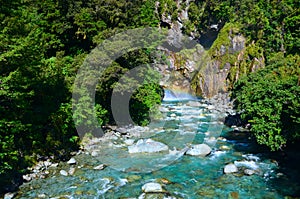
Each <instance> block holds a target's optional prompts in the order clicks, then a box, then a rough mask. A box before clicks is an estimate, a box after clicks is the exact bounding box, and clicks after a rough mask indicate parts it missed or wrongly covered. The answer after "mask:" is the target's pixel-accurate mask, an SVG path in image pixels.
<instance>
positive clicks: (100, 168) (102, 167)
mask: <svg viewBox="0 0 300 199" xmlns="http://www.w3.org/2000/svg"><path fill="white" fill-rule="evenodd" d="M105 167H106V166H105V165H104V164H100V165H98V166H95V167H94V168H93V169H95V170H103V169H104V168H105Z"/></svg>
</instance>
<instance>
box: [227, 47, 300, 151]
mask: <svg viewBox="0 0 300 199" xmlns="http://www.w3.org/2000/svg"><path fill="white" fill-rule="evenodd" d="M299 65H300V57H299V56H287V57H284V55H283V54H282V53H278V54H276V56H274V57H273V58H272V59H270V61H269V64H268V67H266V68H264V69H261V70H259V71H258V72H256V73H252V74H250V75H248V76H244V77H242V78H241V79H240V80H239V81H238V82H237V83H236V84H235V87H234V89H233V91H234V92H233V94H234V95H233V97H234V98H236V104H237V108H238V109H239V110H242V111H243V113H242V116H243V119H245V120H247V121H248V122H249V123H250V124H251V131H252V132H253V133H254V135H255V137H256V139H257V141H258V143H260V144H265V145H267V146H268V147H270V148H271V150H278V149H283V148H284V146H286V144H287V142H294V141H295V140H297V139H299V138H300V132H299V129H300V82H299V77H300V68H299Z"/></svg>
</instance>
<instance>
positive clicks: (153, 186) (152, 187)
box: [142, 182, 164, 193]
mask: <svg viewBox="0 0 300 199" xmlns="http://www.w3.org/2000/svg"><path fill="white" fill-rule="evenodd" d="M142 191H143V192H144V193H161V192H164V191H163V188H162V186H161V185H160V184H159V183H156V182H149V183H147V184H144V185H143V187H142Z"/></svg>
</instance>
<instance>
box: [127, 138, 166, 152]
mask: <svg viewBox="0 0 300 199" xmlns="http://www.w3.org/2000/svg"><path fill="white" fill-rule="evenodd" d="M168 150H169V147H168V146H167V145H165V144H164V143H161V142H156V141H154V140H152V139H141V140H139V141H138V142H137V143H136V144H134V145H132V146H128V152H129V153H155V152H161V151H168Z"/></svg>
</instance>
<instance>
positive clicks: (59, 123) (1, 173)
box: [0, 0, 161, 191]
mask: <svg viewBox="0 0 300 199" xmlns="http://www.w3.org/2000/svg"><path fill="white" fill-rule="evenodd" d="M154 9H155V8H154V1H147V2H146V3H144V2H143V1H125V0H121V1H120V0H88V1H86V0H76V1H73V0H72V1H70V0H66V1H56V0H46V1H33V0H27V1H21V0H17V1H7V0H1V2H0V21H1V23H0V66H1V67H0V179H1V181H0V187H1V189H4V188H5V185H9V182H7V181H5V176H6V175H7V174H10V173H15V172H18V171H20V172H23V171H25V170H24V169H25V168H26V166H29V165H31V164H32V163H34V161H36V160H37V158H39V157H45V158H47V157H50V156H51V155H54V157H56V158H66V157H67V156H68V154H69V152H70V151H71V150H74V149H76V148H77V147H78V140H79V139H78V135H77V132H76V129H75V123H74V120H73V119H75V120H76V121H77V122H79V123H80V119H82V115H76V114H74V115H73V112H72V87H73V86H72V85H73V82H74V79H75V77H76V74H77V70H78V69H79V67H80V66H81V65H82V63H83V61H84V59H85V57H86V55H87V54H88V53H89V52H90V50H91V49H93V48H94V47H96V46H97V44H99V43H100V42H101V41H103V40H105V39H107V38H109V37H111V36H113V35H114V34H115V33H117V32H121V31H123V30H126V29H129V28H135V27H140V26H157V25H158V22H159V21H158V18H157V16H156V15H155V12H154ZM145 51H146V49H145V50H144V51H141V52H138V53H136V52H132V53H131V54H130V55H124V56H123V57H122V58H120V59H119V60H117V61H116V63H114V64H113V65H112V66H111V68H110V69H109V70H108V71H107V73H106V75H105V76H104V77H103V78H102V80H103V81H102V80H101V84H99V89H98V90H97V104H96V106H95V110H96V114H97V116H98V123H99V125H102V124H105V122H108V121H111V112H110V110H109V105H110V101H109V100H110V98H109V97H107V95H109V94H110V93H111V91H112V89H113V84H114V82H116V81H117V80H118V78H119V77H120V76H122V74H123V73H124V72H126V71H128V70H129V69H130V67H134V65H137V64H145V63H149V61H150V62H151V60H149V56H150V55H149V53H148V54H147V53H145ZM126 56H127V57H126ZM129 58H130V59H129ZM130 60H131V61H130ZM135 60H139V62H138V63H131V62H132V61H135ZM135 62H137V61H135ZM156 91H159V92H156ZM160 92H161V88H160V87H159V86H158V85H157V84H151V85H149V86H146V85H145V86H144V87H142V88H140V89H139V90H138V91H136V93H135V95H134V96H133V98H132V103H131V104H132V105H131V107H132V108H131V109H132V111H133V110H134V111H136V109H140V107H142V108H141V109H140V110H139V111H138V112H137V114H136V115H135V117H134V118H133V119H134V120H135V122H137V123H139V124H146V123H147V121H149V111H150V109H152V106H154V105H155V104H157V103H160V98H161V93H160ZM141 93H143V94H141ZM145 93H148V94H147V95H146V96H145V95H144V94H145ZM158 99H159V100H158ZM85 100H89V99H82V106H83V108H84V106H85ZM88 111H91V112H92V111H93V110H88ZM87 114H88V113H87ZM111 122H112V121H111ZM8 176H9V175H8ZM0 191H1V190H0Z"/></svg>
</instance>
